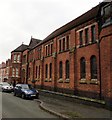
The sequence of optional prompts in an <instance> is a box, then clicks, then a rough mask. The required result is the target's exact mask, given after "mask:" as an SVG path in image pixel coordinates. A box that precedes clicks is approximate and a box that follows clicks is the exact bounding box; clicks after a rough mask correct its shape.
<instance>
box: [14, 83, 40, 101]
mask: <svg viewBox="0 0 112 120" xmlns="http://www.w3.org/2000/svg"><path fill="white" fill-rule="evenodd" d="M14 96H20V97H22V98H23V99H25V98H39V92H38V91H37V90H36V89H35V88H34V87H33V86H32V85H30V84H17V85H16V86H15V88H14Z"/></svg>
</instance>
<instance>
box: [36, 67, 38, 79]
mask: <svg viewBox="0 0 112 120" xmlns="http://www.w3.org/2000/svg"><path fill="white" fill-rule="evenodd" d="M37 77H38V66H36V78H37Z"/></svg>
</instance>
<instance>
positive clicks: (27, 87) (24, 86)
mask: <svg viewBox="0 0 112 120" xmlns="http://www.w3.org/2000/svg"><path fill="white" fill-rule="evenodd" d="M22 89H30V88H29V86H28V85H22Z"/></svg>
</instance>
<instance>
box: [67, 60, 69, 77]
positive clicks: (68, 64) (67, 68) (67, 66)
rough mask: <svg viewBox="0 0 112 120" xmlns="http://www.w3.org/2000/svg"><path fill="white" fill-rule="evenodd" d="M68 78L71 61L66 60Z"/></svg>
mask: <svg viewBox="0 0 112 120" xmlns="http://www.w3.org/2000/svg"><path fill="white" fill-rule="evenodd" d="M66 78H69V61H68V60H67V61H66Z"/></svg>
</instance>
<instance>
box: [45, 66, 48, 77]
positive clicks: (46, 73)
mask: <svg viewBox="0 0 112 120" xmlns="http://www.w3.org/2000/svg"><path fill="white" fill-rule="evenodd" d="M45 70H46V71H45V77H46V78H47V76H48V65H47V64H46V66H45Z"/></svg>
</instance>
